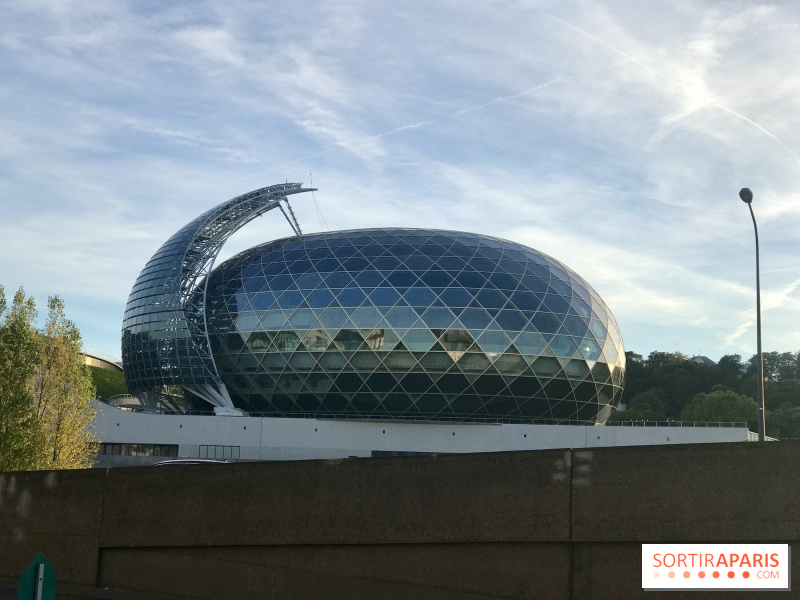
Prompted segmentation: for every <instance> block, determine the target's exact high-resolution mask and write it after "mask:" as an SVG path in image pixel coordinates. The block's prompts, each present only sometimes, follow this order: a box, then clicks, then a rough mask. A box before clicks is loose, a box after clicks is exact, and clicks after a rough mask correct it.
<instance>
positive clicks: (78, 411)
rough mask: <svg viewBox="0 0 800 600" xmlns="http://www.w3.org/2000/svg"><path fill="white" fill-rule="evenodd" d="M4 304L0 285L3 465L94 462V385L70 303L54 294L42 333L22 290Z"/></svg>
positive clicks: (54, 466) (47, 466) (55, 465)
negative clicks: (69, 313)
mask: <svg viewBox="0 0 800 600" xmlns="http://www.w3.org/2000/svg"><path fill="white" fill-rule="evenodd" d="M6 308H7V305H6V301H5V296H4V294H3V288H2V286H0V470H34V469H69V468H82V467H89V466H91V464H92V463H93V462H94V456H95V454H96V444H95V443H94V436H93V434H92V432H91V430H90V428H89V425H90V423H91V420H92V418H93V416H94V413H93V411H92V409H91V401H92V399H93V398H94V385H93V383H92V380H91V376H90V374H89V369H88V368H87V367H86V366H85V365H84V364H83V358H82V356H81V354H80V348H81V337H80V333H79V332H78V330H77V328H76V327H75V325H74V324H73V323H72V322H71V321H69V320H68V319H67V318H66V317H65V314H64V302H63V301H62V300H61V299H60V298H58V297H52V298H50V299H49V300H48V319H47V323H46V325H45V329H44V331H43V332H39V331H37V330H36V329H35V328H34V326H33V321H34V319H35V317H36V306H35V304H34V302H33V300H32V299H31V298H25V293H24V292H23V290H22V289H20V290H19V291H18V292H17V293H16V295H15V296H14V302H13V304H12V306H11V309H10V311H6Z"/></svg>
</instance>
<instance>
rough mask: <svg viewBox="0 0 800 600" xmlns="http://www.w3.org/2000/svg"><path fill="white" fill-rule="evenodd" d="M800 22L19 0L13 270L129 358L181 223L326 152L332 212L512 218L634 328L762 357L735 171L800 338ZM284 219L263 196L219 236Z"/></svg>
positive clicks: (583, 11) (757, 10)
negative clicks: (248, 216)
mask: <svg viewBox="0 0 800 600" xmlns="http://www.w3.org/2000/svg"><path fill="white" fill-rule="evenodd" d="M798 23H800V14H798V11H797V9H796V8H795V7H794V6H793V5H791V4H786V3H773V4H770V5H758V4H740V5H725V6H722V5H720V4H719V3H717V2H712V1H710V0H709V1H705V0H701V1H699V2H694V3H683V4H677V5H675V4H673V5H668V4H664V5H658V6H657V5H654V4H643V3H641V2H632V1H628V0H625V1H622V2H615V3H605V2H589V1H587V0H568V1H567V2H562V3H553V2H546V1H544V0H541V1H540V0H537V1H536V2H534V3H532V4H526V5H522V4H517V5H513V4H512V5H508V6H504V7H503V9H502V10H499V9H498V8H497V6H495V5H491V4H486V5H484V4H475V5H470V6H466V5H464V6H461V5H459V6H455V5H453V4H452V3H448V2H438V1H434V2H426V3H417V2H412V3H410V4H409V3H403V4H391V5H376V4H374V3H369V2H361V1H355V0H353V1H349V0H348V1H342V2H335V3H322V2H316V1H311V0H299V1H298V2H295V3H292V4H282V5H281V4H276V5H274V6H271V7H270V10H261V9H256V8H255V7H253V6H252V5H250V4H248V3H246V2H241V1H239V0H230V1H228V2H225V3H212V2H204V1H200V2H192V3H188V2H182V1H181V2H173V3H162V4H137V3H86V2H77V1H74V2H73V1H55V0H50V1H44V0H38V1H36V2H24V3H16V4H9V5H8V6H6V7H4V14H3V20H2V22H1V23H0V100H1V101H2V103H3V111H2V114H0V140H2V141H1V142H0V250H2V252H0V273H2V279H3V280H2V281H0V283H2V284H3V285H5V286H6V287H11V288H13V287H16V286H17V285H18V284H23V285H25V287H26V288H27V289H29V291H31V292H33V293H34V294H35V295H36V296H37V298H39V299H40V300H42V301H43V299H44V297H46V295H47V294H51V293H59V294H62V295H64V296H66V297H67V300H68V307H69V308H70V310H71V311H73V314H74V315H76V320H77V321H78V324H79V326H81V328H82V329H83V330H84V331H85V332H87V333H88V334H89V335H90V336H91V337H90V338H89V337H87V339H86V342H87V343H88V345H90V346H92V347H96V348H97V349H98V350H100V351H103V352H107V353H110V354H114V353H116V352H117V347H118V344H119V332H118V326H119V323H118V320H119V317H120V315H121V313H122V310H123V308H124V304H125V300H126V296H127V293H128V290H129V289H130V286H131V285H132V283H133V280H134V279H135V277H136V274H138V272H139V270H140V269H141V268H142V267H143V265H144V264H145V262H146V261H147V259H148V258H149V257H150V256H151V255H152V253H153V252H155V250H156V249H157V248H158V246H159V245H160V244H161V243H162V242H163V241H164V240H166V239H167V237H169V235H170V234H171V233H172V232H174V231H176V230H177V229H179V228H180V227H181V226H182V225H183V224H185V223H186V222H188V221H189V220H190V219H192V218H193V217H195V216H196V215H197V214H199V213H200V212H202V211H203V210H205V209H207V208H209V207H211V206H213V205H214V204H216V203H218V202H221V201H223V200H225V199H227V198H230V197H233V196H235V195H237V194H239V193H242V192H244V191H246V190H248V189H253V188H256V187H259V186H262V185H268V184H270V183H274V182H278V181H284V180H286V179H289V180H290V181H291V180H296V181H300V180H307V179H308V173H309V171H312V172H313V178H314V184H315V185H316V186H318V187H319V188H320V191H319V192H318V193H317V199H318V200H319V203H320V206H321V209H322V211H323V212H324V214H325V218H326V220H327V221H328V223H329V225H330V226H331V228H353V227H374V226H386V225H393V224H396V225H402V226H417V227H426V226H430V227H442V228H450V229H470V230H474V231H479V232H481V233H486V234H490V235H497V236H500V237H505V238H512V239H515V240H517V241H520V242H522V243H526V244H528V245H531V246H533V247H537V248H539V249H541V250H542V251H544V252H547V253H548V254H551V255H553V256H554V257H556V258H558V259H559V260H562V261H564V262H565V263H566V264H568V265H569V266H571V267H572V268H574V269H575V270H576V271H578V272H579V273H580V274H581V275H582V276H584V277H585V278H586V279H587V280H588V281H589V282H590V283H592V284H593V285H594V286H595V287H596V288H597V289H598V291H599V292H600V293H601V294H602V295H603V296H604V297H605V298H606V300H607V301H608V303H609V304H610V306H611V309H612V311H613V312H614V314H615V316H616V317H617V320H618V321H619V323H620V325H621V326H622V328H623V336H624V337H625V340H626V342H627V343H628V345H629V346H630V347H631V349H633V350H636V351H638V352H641V353H644V354H647V353H648V352H649V351H651V350H654V349H662V350H672V349H675V345H676V344H681V345H682V346H681V347H682V349H684V350H685V351H687V352H693V351H695V350H696V349H697V348H698V347H702V348H703V351H704V353H705V354H707V355H709V356H711V357H712V358H714V357H715V355H716V356H719V355H721V354H724V353H728V352H739V353H741V354H747V353H748V352H749V351H752V350H753V349H754V343H753V342H754V339H753V338H754V336H753V335H751V334H752V331H753V327H754V324H753V322H752V321H753V307H754V297H753V296H754V290H753V280H754V274H753V272H752V271H753V266H754V265H753V262H754V261H753V256H752V253H753V231H752V223H751V222H750V219H749V214H747V210H746V208H744V207H743V205H742V203H741V202H740V201H739V200H738V197H737V195H736V194H737V192H738V189H739V188H740V187H745V186H747V187H750V188H752V189H753V190H754V192H755V194H756V204H754V209H755V210H756V215H757V218H758V220H759V234H760V236H761V239H760V241H761V252H762V254H761V259H762V262H761V264H762V268H763V269H764V270H763V271H762V286H763V290H764V309H765V310H764V339H765V347H767V348H769V349H777V350H796V349H797V348H796V346H797V339H800V322H799V321H798V319H797V317H796V315H797V311H798V309H800V306H799V302H798V293H800V292H798V281H800V264H798V261H797V256H799V255H800V240H798V237H797V234H796V232H797V231H798V228H800V195H799V194H798V192H797V185H798V175H800V172H798V169H797V165H798V156H797V155H798V152H797V149H800V127H799V126H798V125H800V123H798V121H799V120H800V115H798V113H797V110H796V99H797V97H798V95H799V94H800V79H798V78H797V76H796V74H797V72H800V37H798V36H797V30H798V27H797V24H798ZM293 206H294V207H295V210H296V212H297V213H298V216H299V218H300V220H301V223H302V224H303V226H304V229H309V230H311V229H312V228H313V226H314V224H315V223H317V222H318V221H320V219H319V217H318V215H317V213H316V209H315V206H314V203H313V202H312V199H311V198H309V199H307V200H306V199H303V198H299V199H298V200H296V201H295V202H293ZM289 233H290V232H289V230H288V227H287V226H286V224H285V223H284V222H283V221H282V220H281V219H279V218H275V219H273V218H271V217H269V216H266V217H264V218H262V219H258V220H257V221H255V222H253V223H252V224H250V225H249V226H248V227H247V228H245V229H243V230H242V231H241V232H239V233H238V234H237V236H235V237H234V238H233V239H232V240H231V241H230V243H229V246H226V255H229V253H232V252H235V251H236V250H237V249H238V250H241V249H243V248H245V247H247V246H248V245H252V244H254V243H257V242H259V241H264V240H265V239H268V238H271V237H278V236H283V235H288V234H289ZM100 324H102V325H100Z"/></svg>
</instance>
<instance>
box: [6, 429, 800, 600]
mask: <svg viewBox="0 0 800 600" xmlns="http://www.w3.org/2000/svg"><path fill="white" fill-rule="evenodd" d="M798 472H800V444H798V443H773V444H757V443H742V444H720V445H710V444H698V445H694V446H658V447H630V448H598V449H582V450H572V451H571V450H548V451H536V452H507V453H492V454H465V455H451V456H413V457H403V458H385V459H383V458H382V459H346V460H333V461H308V462H293V463H238V464H227V465H214V464H212V465H198V466H169V467H132V468H119V469H108V470H103V469H94V470H87V471H72V472H67V471H61V472H39V473H0V578H3V577H5V578H12V577H18V576H19V574H20V573H21V572H22V570H23V569H24V567H25V566H26V565H27V564H28V562H29V561H30V559H31V558H32V557H33V555H34V554H35V553H36V552H37V551H43V552H45V554H47V556H48V558H49V559H50V561H51V563H52V564H53V566H54V568H55V569H56V572H57V573H58V576H59V580H60V581H68V582H73V583H81V584H89V585H96V586H101V587H118V588H128V589H138V590H141V591H145V592H159V593H165V594H175V595H179V596H180V595H182V596H185V597H191V598H241V599H246V598H304V597H315V598H376V597H380V598H408V597H415V598H453V599H461V598H464V599H466V598H498V597H503V598H543V599H544V598H546V599H567V598H580V599H583V598H591V599H599V598H638V597H643V598H648V599H653V598H658V597H660V596H661V595H663V594H660V593H655V592H647V593H646V594H645V593H643V592H642V590H641V589H640V563H641V558H640V557H641V543H643V542H659V541H685V542H721V541H774V542H788V543H791V544H792V545H793V548H794V549H795V552H793V554H794V556H796V557H800V552H798V550H800V526H799V525H800V510H798V509H800V481H798V479H797V478H796V476H795V475H794V474H795V473H798ZM796 560H798V559H795V560H794V561H793V565H792V571H793V573H794V574H795V575H797V574H798V573H800V570H798V568H800V565H798V564H797V563H796V562H795V561H796ZM772 596H774V597H776V598H786V597H787V595H786V594H781V593H775V594H769V593H759V598H770V597H772ZM670 597H672V596H670ZM693 597H695V595H693ZM696 597H698V598H715V597H724V596H723V595H720V596H717V595H715V594H712V593H705V594H700V593H698V594H697V595H696Z"/></svg>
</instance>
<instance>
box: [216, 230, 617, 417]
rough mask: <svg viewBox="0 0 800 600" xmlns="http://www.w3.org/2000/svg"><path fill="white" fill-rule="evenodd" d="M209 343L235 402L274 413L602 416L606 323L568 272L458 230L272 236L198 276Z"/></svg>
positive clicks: (613, 362) (613, 366) (609, 382)
mask: <svg viewBox="0 0 800 600" xmlns="http://www.w3.org/2000/svg"><path fill="white" fill-rule="evenodd" d="M206 319H207V324H208V333H209V340H210V345H211V351H212V353H213V355H214V358H215V361H216V365H217V368H218V370H219V374H220V376H221V377H222V380H223V381H224V383H225V386H226V387H227V390H228V392H229V393H230V397H231V399H232V400H233V402H234V404H235V405H236V406H237V407H238V408H241V409H243V410H245V411H249V412H255V413H267V414H274V415H283V416H290V415H305V416H313V415H317V416H322V415H329V416H342V417H368V418H376V419H381V418H397V417H399V418H421V419H459V420H470V419H476V420H477V419H481V420H483V419H503V420H511V421H530V420H542V421H547V422H568V421H575V422H583V423H604V422H605V421H606V419H607V418H608V417H609V416H610V414H611V412H612V410H613V408H614V407H615V406H616V405H617V403H618V402H619V399H620V397H621V394H622V388H623V383H624V373H625V352H624V348H623V345H622V339H621V336H620V333H619V329H618V327H617V324H616V322H615V321H614V317H613V316H612V315H611V312H610V311H609V310H608V307H607V306H606V305H605V303H604V302H603V301H602V299H601V298H600V296H599V295H598V294H597V293H596V292H595V291H594V290H593V289H592V287H591V286H589V285H588V284H587V283H586V282H585V281H584V280H583V279H582V278H581V277H579V276H578V275H577V274H576V273H575V272H573V271H572V270H570V269H569V268H567V267H566V266H564V265H563V264H561V263H560V262H558V261H556V260H555V259H553V258H551V257H549V256H547V255H544V254H542V253H540V252H538V251H536V250H533V249H531V248H527V247H525V246H521V245H519V244H515V243H513V242H509V241H505V240H500V239H496V238H491V237H487V236H481V235H477V234H471V233H462V232H452V231H438V230H417V229H372V230H355V231H341V232H331V233H324V234H314V235H305V236H301V237H293V238H287V239H283V240H278V241H274V242H270V243H268V244H264V245H261V246H257V247H254V248H251V249H250V250H247V251H245V252H243V253H241V254H239V255H237V256H235V257H233V258H232V259H230V260H228V261H227V262H225V263H224V264H222V265H220V266H219V267H218V268H216V269H215V270H214V271H213V272H212V273H211V275H210V280H209V284H208V291H207V303H206Z"/></svg>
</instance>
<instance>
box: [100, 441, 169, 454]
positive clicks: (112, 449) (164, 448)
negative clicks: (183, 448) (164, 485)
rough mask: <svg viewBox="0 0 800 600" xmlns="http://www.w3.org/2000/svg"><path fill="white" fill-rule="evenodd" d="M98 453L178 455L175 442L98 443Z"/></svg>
mask: <svg viewBox="0 0 800 600" xmlns="http://www.w3.org/2000/svg"><path fill="white" fill-rule="evenodd" d="M98 453H99V454H105V455H110V456H164V457H176V456H178V446H177V444H105V443H104V444H100V449H99V452H98Z"/></svg>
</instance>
